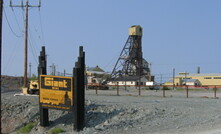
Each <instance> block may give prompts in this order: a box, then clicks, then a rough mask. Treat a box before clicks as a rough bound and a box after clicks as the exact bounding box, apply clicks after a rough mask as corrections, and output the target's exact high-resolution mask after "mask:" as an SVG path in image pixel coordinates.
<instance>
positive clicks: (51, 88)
mask: <svg viewBox="0 0 221 134" xmlns="http://www.w3.org/2000/svg"><path fill="white" fill-rule="evenodd" d="M72 87H73V78H72V77H62V76H50V75H41V76H40V105H41V106H42V107H45V108H55V109H63V110H72V106H73V99H72V98H73V88H72Z"/></svg>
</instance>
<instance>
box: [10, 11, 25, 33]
mask: <svg viewBox="0 0 221 134" xmlns="http://www.w3.org/2000/svg"><path fill="white" fill-rule="evenodd" d="M12 12H13V14H14V16H15V20H16V23H17V25H18V28H19V30H20V31H22V30H21V27H20V25H19V23H18V19H17V17H16V14H15V12H14V10H13V8H12ZM21 33H23V32H21Z"/></svg>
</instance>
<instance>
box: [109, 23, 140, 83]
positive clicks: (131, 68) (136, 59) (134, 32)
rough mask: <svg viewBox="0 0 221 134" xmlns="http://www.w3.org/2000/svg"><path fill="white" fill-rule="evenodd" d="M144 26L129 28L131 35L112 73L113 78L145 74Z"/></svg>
mask: <svg viewBox="0 0 221 134" xmlns="http://www.w3.org/2000/svg"><path fill="white" fill-rule="evenodd" d="M141 40H142V27H141V26H139V25H134V26H131V27H130V28H129V37H128V39H127V42H126V44H125V45H124V48H123V50H122V51H121V54H120V56H119V58H118V60H117V63H116V64H115V67H114V69H113V71H112V73H111V78H113V79H114V78H117V77H124V76H139V75H143V63H142V61H143V57H142V45H141V44H142V42H141Z"/></svg>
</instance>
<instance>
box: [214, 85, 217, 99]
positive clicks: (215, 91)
mask: <svg viewBox="0 0 221 134" xmlns="http://www.w3.org/2000/svg"><path fill="white" fill-rule="evenodd" d="M216 90H217V88H216V86H215V88H214V98H215V99H216V98H217V97H216Z"/></svg>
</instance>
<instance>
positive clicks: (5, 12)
mask: <svg viewBox="0 0 221 134" xmlns="http://www.w3.org/2000/svg"><path fill="white" fill-rule="evenodd" d="M3 10H4V15H5V18H6V22H7V24H8V26H9V28H10V30H11V32H12V33H13V34H14V36H16V37H18V38H20V37H22V35H17V34H16V33H15V32H14V31H13V30H12V27H11V25H10V23H9V21H8V17H7V15H6V12H5V8H3Z"/></svg>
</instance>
